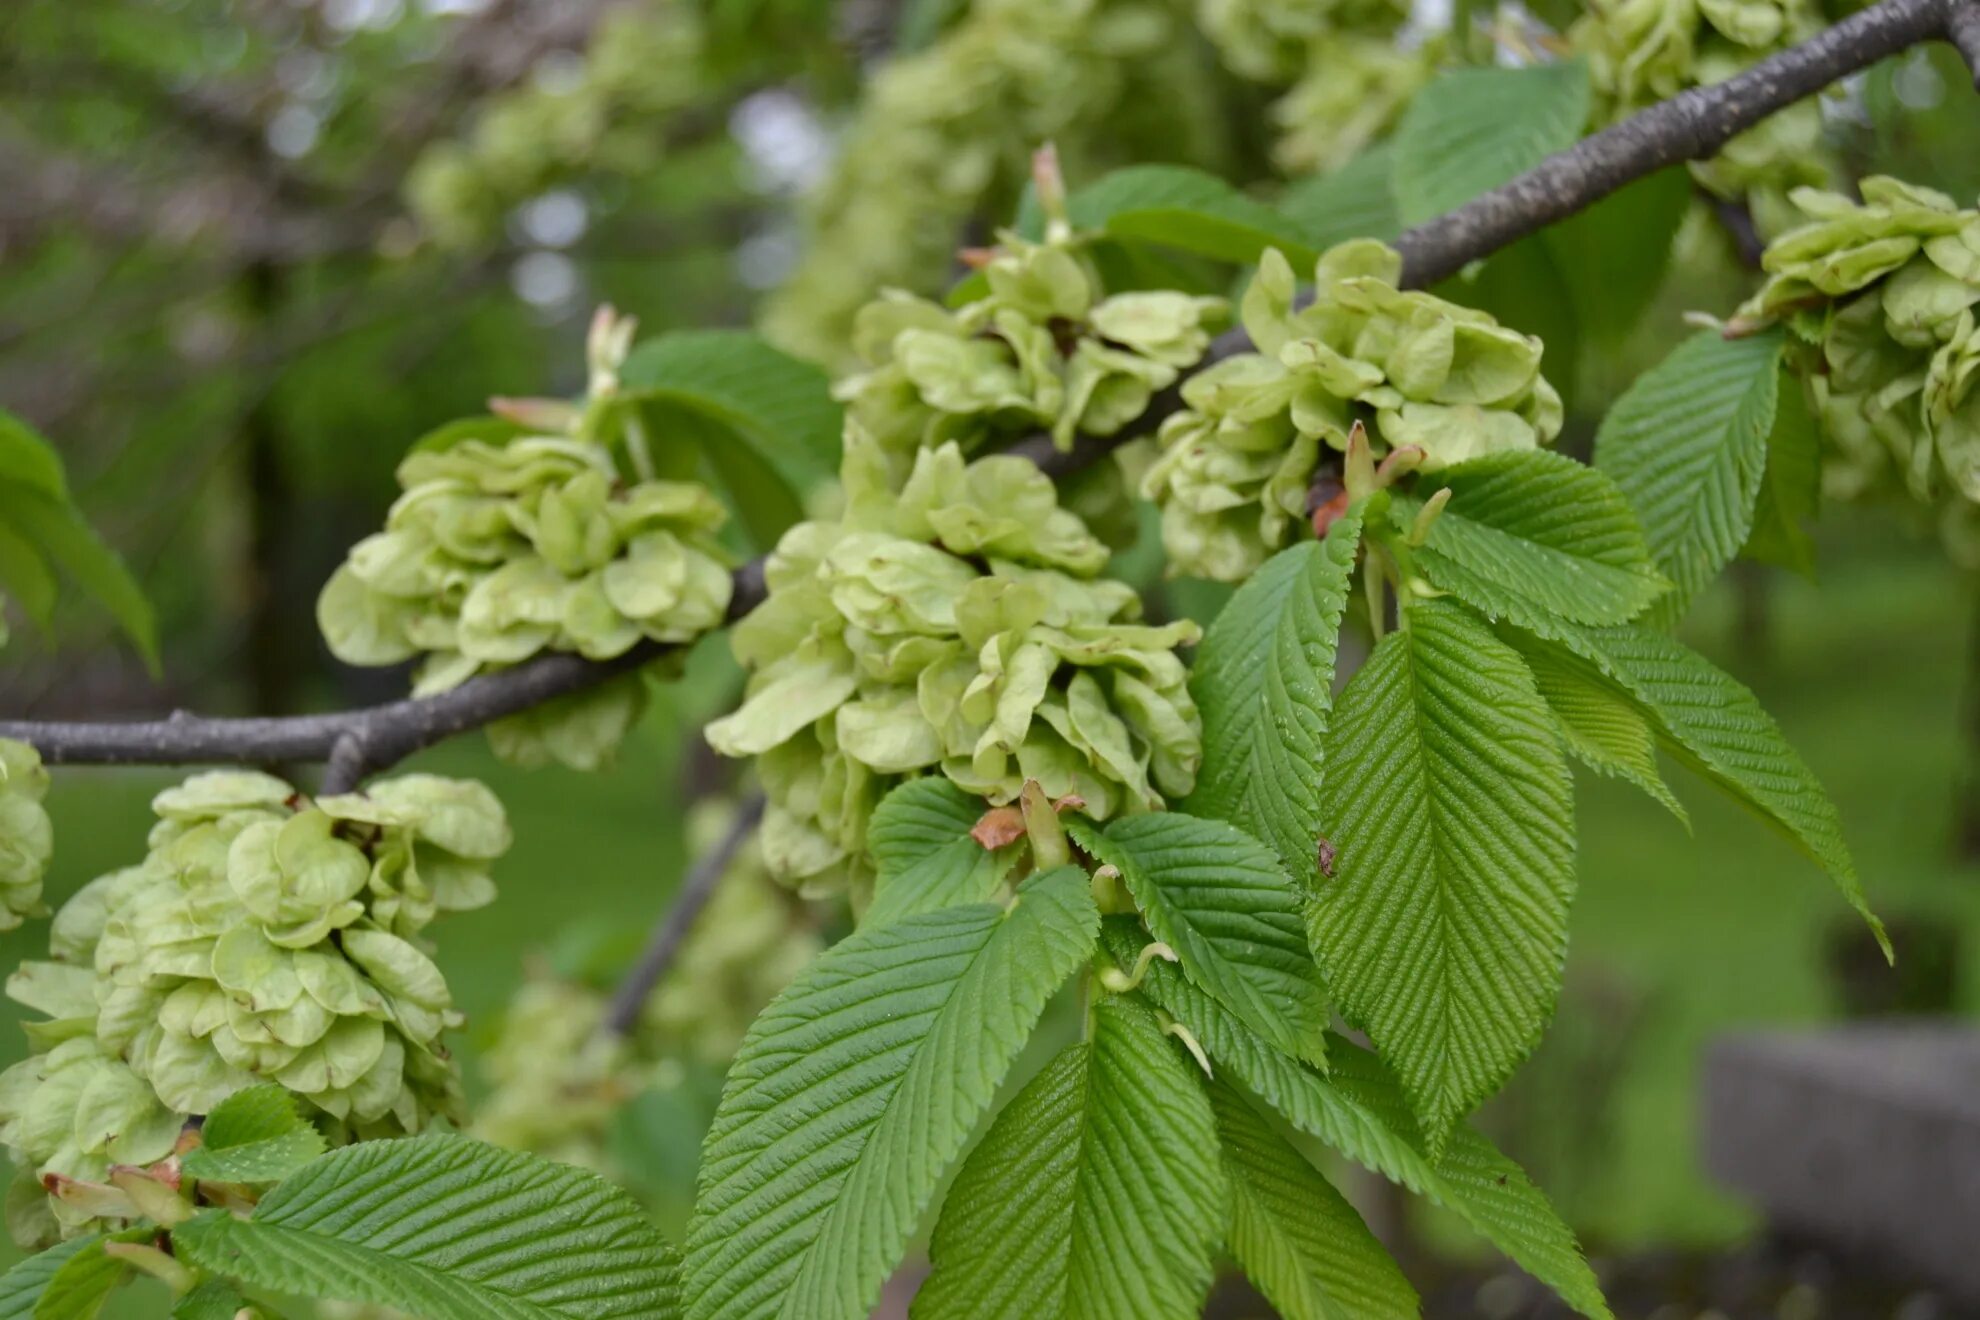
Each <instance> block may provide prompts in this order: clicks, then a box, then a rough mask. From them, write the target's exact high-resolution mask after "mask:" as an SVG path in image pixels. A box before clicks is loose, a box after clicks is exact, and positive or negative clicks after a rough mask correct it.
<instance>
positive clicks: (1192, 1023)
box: [1106, 918, 1609, 1320]
mask: <svg viewBox="0 0 1980 1320" xmlns="http://www.w3.org/2000/svg"><path fill="white" fill-rule="evenodd" d="M1139 943H1140V935H1139V932H1138V931H1137V930H1136V928H1135V924H1134V923H1133V922H1132V921H1129V920H1126V919H1123V918H1114V919H1112V920H1110V921H1109V922H1108V923H1107V930H1106V947H1107V950H1108V952H1109V953H1110V954H1111V955H1112V957H1113V958H1114V960H1115V961H1116V962H1117V963H1119V964H1121V965H1122V966H1126V965H1128V964H1129V963H1131V962H1132V960H1133V958H1134V956H1135V953H1136V950H1137V948H1138V946H1139ZM1141 994H1142V995H1144V996H1145V997H1147V998H1148V999H1150V1000H1151V1001H1153V1002H1154V1003H1156V1004H1158V1005H1159V1006H1160V1007H1161V1008H1162V1009H1163V1010H1164V1011H1166V1012H1167V1013H1168V1014H1169V1015H1170V1016H1172V1017H1173V1018H1175V1019H1176V1021H1177V1022H1179V1023H1180V1024H1181V1025H1182V1026H1184V1027H1186V1028H1187V1029H1188V1030H1189V1031H1190V1032H1191V1033H1192V1034H1193V1035H1194V1036H1195V1037H1196V1039H1197V1041H1198V1042H1199V1043H1200V1044H1201V1045H1202V1046H1203V1048H1204V1050H1205V1051H1206V1052H1208V1054H1209V1055H1210V1058H1211V1059H1212V1060H1213V1061H1214V1063H1215V1065H1216V1067H1217V1068H1218V1069H1219V1075H1220V1076H1223V1077H1226V1078H1234V1079H1235V1080H1236V1081H1238V1082H1240V1083H1242V1084H1243V1086H1244V1087H1245V1089H1247V1090H1248V1091H1250V1092H1252V1093H1253V1094H1255V1095H1257V1096H1259V1097H1260V1098H1261V1099H1263V1100H1265V1101H1266V1102H1267V1103H1268V1104H1270V1105H1271V1106H1272V1108H1273V1109H1275V1110H1277V1111H1278V1112H1279V1113H1280V1114H1281V1115H1282V1116H1284V1117H1285V1119H1286V1120H1287V1121H1288V1122H1289V1123H1291V1124H1292V1125H1293V1126H1294V1127H1296V1128H1298V1129H1299V1130H1300V1131H1302V1132H1304V1133H1306V1134H1307V1135H1308V1136H1311V1137H1316V1138H1318V1139H1319V1140H1321V1141H1323V1142H1325V1143H1326V1144H1327V1145H1328V1146H1330V1147H1332V1148H1333V1149H1335V1150H1337V1151H1339V1152H1340V1153H1341V1154H1343V1155H1345V1156H1347V1157H1348V1158H1349V1159H1351V1160H1353V1161H1355V1162H1356V1163H1357V1164H1361V1165H1363V1166H1365V1167H1367V1168H1369V1169H1372V1170H1374V1171H1375V1172H1376V1173H1379V1174H1381V1175H1382V1176H1383V1177H1385V1178H1388V1179H1390V1180H1391V1181H1393V1182H1396V1183H1400V1184H1401V1185H1403V1186H1405V1187H1407V1188H1409V1189H1410V1190H1411V1191H1413V1192H1416V1193H1418V1194H1419V1195H1422V1196H1425V1197H1428V1198H1429V1199H1430V1200H1432V1201H1434V1202H1436V1203H1437V1204H1439V1205H1442V1206H1446V1207H1448V1208H1449V1209H1451V1210H1453V1211H1455V1212H1456V1213H1457V1214H1458V1215H1459V1216H1460V1217H1462V1218H1463V1219H1464V1221H1465V1222H1466V1223H1468V1224H1470V1225H1471V1226H1472V1228H1474V1229H1475V1230H1477V1232H1478V1233H1479V1235H1480V1236H1482V1237H1483V1238H1485V1240H1486V1241H1488V1242H1490V1243H1491V1244H1492V1245H1493V1246H1495V1247H1497V1248H1498V1249H1499V1250H1500V1251H1503V1252H1504V1253H1505V1254H1506V1255H1507V1256H1508V1257H1509V1258H1511V1259H1512V1261H1513V1262H1514V1263H1515V1264H1517V1265H1518V1266H1520V1268H1522V1269H1524V1270H1525V1271H1526V1272H1527V1273H1529V1274H1531V1275H1532V1276H1533V1277H1534V1278H1536V1279H1538V1280H1540V1281H1541V1282H1542V1283H1544V1284H1546V1285H1547V1286H1548V1287H1550V1288H1552V1289H1553V1290H1554V1291H1555V1292H1557V1293H1559V1294H1560V1295H1561V1297H1562V1298H1563V1299H1564V1300H1565V1301H1567V1303H1568V1304H1569V1305H1570V1306H1572V1307H1574V1308H1575V1309H1576V1310H1577V1311H1579V1312H1581V1314H1583V1315H1585V1316H1589V1317H1591V1320H1608V1316H1609V1308H1608V1305H1607V1304H1606V1303H1605V1302H1604V1301H1603V1299H1602V1289H1601V1285H1600V1284H1599V1283H1597V1282H1596V1279H1595V1275H1594V1273H1593V1272H1592V1271H1591V1270H1590V1269H1589V1268H1588V1263H1587V1261H1586V1260H1584V1259H1583V1258H1582V1254H1581V1248H1580V1247H1579V1245H1577V1244H1576V1242H1575V1239H1574V1233H1573V1232H1572V1231H1571V1230H1570V1229H1569V1228H1568V1227H1567V1225H1565V1224H1563V1223H1562V1222H1561V1220H1560V1217H1559V1216H1558V1215H1557V1214H1555V1213H1554V1209H1553V1207H1552V1206H1551V1205H1549V1204H1548V1203H1547V1198H1546V1197H1545V1196H1544V1195H1542V1194H1541V1192H1540V1190H1539V1189H1538V1188H1537V1187H1535V1186H1534V1185H1533V1183H1532V1181H1531V1180H1530V1179H1529V1178H1527V1176H1526V1173H1525V1171H1524V1170H1522V1169H1521V1168H1520V1167H1519V1166H1518V1165H1516V1164H1514V1163H1513V1162H1512V1161H1511V1160H1508V1159H1506V1158H1505V1157H1504V1156H1503V1155H1501V1154H1499V1153H1498V1152H1497V1151H1496V1150H1494V1149H1493V1148H1492V1145H1491V1143H1490V1142H1488V1141H1486V1140H1485V1139H1484V1138H1483V1137H1481V1136H1479V1135H1478V1133H1477V1132H1476V1131H1475V1130H1474V1129H1472V1128H1471V1127H1469V1126H1466V1125H1463V1124H1460V1125H1459V1126H1458V1127H1457V1128H1456V1130H1455V1131H1453V1132H1452V1133H1451V1136H1450V1139H1449V1140H1448V1141H1447V1142H1446V1143H1445V1145H1444V1149H1443V1151H1442V1152H1441V1153H1440V1154H1438V1155H1436V1156H1435V1157H1434V1158H1432V1157H1430V1156H1427V1155H1425V1154H1424V1153H1423V1149H1422V1144H1421V1140H1420V1136H1419V1134H1418V1132H1417V1128H1416V1122H1415V1120H1414V1119H1413V1118H1412V1117H1411V1116H1410V1112H1409V1106H1408V1104H1407V1103H1406V1102H1405V1101H1404V1099H1403V1096H1402V1091H1401V1088H1400V1087H1399V1086H1398V1085H1397V1084H1396V1081H1395V1078H1394V1075H1393V1074H1391V1073H1390V1072H1389V1071H1388V1069H1387V1068H1386V1067H1385V1066H1384V1065H1383V1064H1382V1063H1381V1062H1380V1061H1379V1060H1378V1059H1376V1058H1375V1056H1374V1055H1373V1054H1370V1053H1369V1052H1368V1051H1366V1050H1363V1049H1361V1048H1359V1047H1358V1046H1356V1045H1354V1044H1352V1043H1350V1042H1348V1041H1345V1040H1341V1039H1339V1038H1336V1039H1334V1040H1332V1041H1330V1042H1329V1045H1328V1054H1329V1056H1330V1059H1331V1072H1330V1073H1329V1075H1328V1076H1325V1077H1323V1076H1321V1075H1320V1074H1319V1073H1318V1072H1316V1071H1314V1070H1313V1069H1312V1068H1310V1067H1308V1066H1306V1065H1304V1064H1301V1063H1300V1062H1299V1061H1298V1060H1296V1059H1294V1058H1292V1057H1291V1056H1289V1055H1287V1054H1284V1053H1281V1052H1280V1051H1278V1050H1276V1049H1273V1048H1272V1047H1271V1046H1270V1045H1269V1044H1267V1043H1266V1042H1265V1041H1264V1040H1262V1039H1260V1038H1259V1037H1258V1035H1257V1034H1256V1033H1255V1032H1253V1031H1252V1030H1251V1029H1250V1028H1248V1027H1247V1026H1245V1024H1244V1023H1243V1022H1241V1021H1240V1020H1239V1019H1238V1018H1237V1016H1236V1015H1235V1014H1233V1013H1232V1012H1231V1011H1230V1010H1229V1009H1227V1008H1225V1007H1224V1006H1223V1005H1221V1004H1219V1003H1218V1002H1217V1001H1216V1000H1214V999H1212V998H1211V997H1210V996H1209V995H1207V994H1205V993H1204V992H1203V991H1202V990H1200V989H1198V988H1197V987H1196V986H1194V985H1191V984H1190V983H1189V979H1188V978H1187V977H1185V976H1183V975H1182V973H1181V972H1180V971H1179V970H1177V969H1176V968H1174V967H1171V966H1169V965H1168V964H1167V963H1161V962H1157V963H1153V964H1151V965H1150V966H1149V969H1148V976H1147V978H1146V980H1144V981H1143V982H1142V986H1141Z"/></svg>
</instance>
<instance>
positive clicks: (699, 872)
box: [604, 793, 764, 1036]
mask: <svg viewBox="0 0 1980 1320" xmlns="http://www.w3.org/2000/svg"><path fill="white" fill-rule="evenodd" d="M763 806H764V802H763V795H762V794H761V793H752V794H750V796H749V797H747V798H745V799H744V800H743V803H742V805H741V806H740V807H738V808H736V818H735V819H734V820H732V821H730V822H729V830H728V833H726V834H724V835H723V836H722V839H721V842H719V843H717V844H716V845H715V846H714V847H713V848H711V849H709V850H708V851H707V852H705V853H703V854H702V855H701V857H700V858H699V859H698V860H697V861H696V862H695V864H694V866H693V868H692V869H690V870H689V871H688V873H687V876H686V877H685V878H684V879H683V880H682V881H681V887H680V888H679V889H678V890H677V891H675V894H674V901H673V903H672V904H671V905H670V906H669V907H668V908H667V912H666V915H665V916H664V917H662V918H661V920H660V924H659V925H657V926H655V927H654V928H653V935H652V938H650V939H649V940H648V941H647V943H646V949H645V951H644V952H642V953H641V954H640V955H639V961H638V962H636V963H634V964H633V968H632V970H631V971H630V972H628V973H626V979H625V980H623V981H621V982H620V983H619V988H618V989H617V990H615V991H613V992H612V1003H611V1005H610V1007H608V1008H607V1009H606V1010H605V1022H604V1027H605V1030H607V1031H609V1032H612V1033H613V1034H614V1035H619V1036H625V1035H630V1034H631V1032H632V1030H633V1028H634V1027H636V1026H638V1025H639V1015H640V1012H641V1010H643V1009H644V1008H645V1007H646V1001H647V998H648V997H649V996H650V995H652V993H653V988H654V987H655V986H657V985H659V984H660V982H661V980H662V979H663V978H664V977H665V976H666V975H667V969H668V968H670V967H672V966H673V965H674V959H675V958H676V957H678V956H679V955H680V951H681V947H682V946H683V945H685V944H686V943H687V937H688V935H689V934H690V933H691V932H692V931H693V930H694V923H695V919H696V918H697V917H699V916H700V915H701V910H702V909H703V908H705V907H707V906H708V900H709V899H710V898H712V897H714V895H715V886H716V885H717V884H719V883H720V882H721V879H722V874H723V872H725V871H727V870H728V869H729V863H730V862H733V861H734V860H735V859H736V854H737V853H738V852H740V851H742V846H743V844H744V843H746V842H748V841H749V836H750V835H751V834H753V833H755V832H756V826H757V824H758V823H759V822H760V821H761V820H762V819H763Z"/></svg>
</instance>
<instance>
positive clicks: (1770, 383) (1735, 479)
mask: <svg viewBox="0 0 1980 1320" xmlns="http://www.w3.org/2000/svg"><path fill="white" fill-rule="evenodd" d="M1782 342H1783V336H1782V334H1781V332H1780V331H1779V330H1770V331H1768V332H1766V333H1764V334H1759V335H1753V336H1751V337H1749V338H1745V339H1725V338H1723V337H1721V336H1720V335H1719V334H1718V333H1716V332H1715V331H1711V330H1703V331H1700V332H1699V333H1698V334H1695V335H1693V336H1692V337H1691V338H1689V339H1687V340H1685V341H1684V342H1683V343H1682V344H1679V345H1678V346H1677V348H1676V349H1674V350H1672V352H1671V355H1670V356H1669V357H1667V358H1665V359H1664V360H1663V361H1662V362H1660V363H1658V364H1657V365H1656V366H1654V367H1652V368H1651V369H1650V370H1648V371H1646V372H1644V373H1643V374H1642V375H1641V376H1639V377H1638V378H1637V380H1636V383H1635V384H1633V385H1631V386H1630V387H1629V389H1628V391H1627V392H1626V393H1624V394H1623V396H1622V397H1621V398H1620V399H1617V400H1616V403H1615V406H1614V407H1613V408H1611V409H1609V415H1608V416H1607V417H1604V418H1603V419H1602V427H1601V429H1600V430H1599V431H1598V432H1597V433H1596V436H1595V465H1596V466H1597V467H1599V468H1600V469H1601V470H1602V471H1604V472H1606V473H1608V474H1609V475H1610V476H1611V477H1613V478H1615V482H1616V485H1617V486H1619V487H1621V488H1622V492H1623V494H1624V495H1625V496H1627V497H1628V499H1629V502H1630V505H1631V507H1633V508H1634V509H1635V510H1636V516H1637V519H1638V520H1639V521H1640V522H1641V524H1642V526H1643V534H1644V536H1645V538H1646V539H1647V540H1648V541H1649V544H1650V552H1651V554H1652V555H1653V556H1655V558H1656V561H1657V566H1658V567H1659V568H1660V569H1662V570H1663V573H1664V576H1665V577H1667V578H1669V579H1670V581H1671V583H1672V587H1673V590H1672V591H1671V594H1670V595H1668V596H1667V597H1665V598H1664V599H1663V600H1661V601H1659V602H1658V603H1657V608H1656V610H1655V612H1654V616H1653V617H1654V618H1655V619H1657V620H1658V621H1659V622H1661V623H1663V624H1665V625H1668V624H1670V623H1673V622H1675V621H1676V620H1677V619H1678V618H1679V617H1681V616H1682V615H1683V613H1684V609H1685V607H1686V606H1687V605H1689V604H1690V603H1691V598H1692V597H1693V596H1695V595H1696V594H1697V593H1698V591H1699V589H1700V588H1701V587H1703V586H1704V585H1705V584H1706V583H1708V582H1710V581H1711V580H1712V579H1713V578H1714V577H1716V576H1717V575H1718V572H1719V570H1720V569H1721V568H1723V567H1725V565H1726V562H1727V561H1728V560H1730V559H1731V558H1732V557H1733V556H1734V555H1735V554H1737V553H1738V552H1739V547H1740V546H1741V545H1742V544H1744V543H1745V541H1746V535H1747V532H1748V531H1749V530H1750V529H1751V527H1752V525H1753V503H1754V500H1755V499H1756V498H1757V497H1758V496H1759V493H1760V479H1761V473H1762V471H1763V470H1764V469H1765V467H1766V462H1767V433H1768V431H1769V430H1770V429H1771V428H1772V426H1773V424H1774V406H1775V401H1776V400H1777V398H1778V397H1779V394H1780V361H1781V345H1782ZM1581 622H1584V623H1587V622H1595V621H1594V620H1585V619H1584V620H1581ZM1609 622H1615V620H1610V621H1609Z"/></svg>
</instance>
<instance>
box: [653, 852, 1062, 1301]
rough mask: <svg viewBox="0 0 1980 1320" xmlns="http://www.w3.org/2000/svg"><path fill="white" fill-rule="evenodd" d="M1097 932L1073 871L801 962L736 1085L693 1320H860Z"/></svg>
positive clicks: (755, 1031) (746, 1048) (700, 1209)
mask: <svg viewBox="0 0 1980 1320" xmlns="http://www.w3.org/2000/svg"><path fill="white" fill-rule="evenodd" d="M1098 921H1099V916H1098V913H1097V911H1096V910H1095V908H1094V905H1093V895H1092V888H1091V885H1090V883H1089V882H1088V880H1087V877H1086V875H1085V874H1084V873H1083V872H1081V871H1079V870H1078V869H1077V868H1075V867H1060V868H1058V869H1056V870H1053V871H1048V872H1046V873H1045V874H1043V875H1039V876H1034V877H1032V879H1030V880H1029V881H1027V882H1026V883H1025V884H1024V886H1023V887H1022V888H1020V889H1019V891H1018V895H1017V900H1016V902H1015V904H1014V905H1013V906H1012V907H1011V908H1009V909H1008V910H1006V909H1005V908H1003V907H1000V906H998V905H996V904H992V903H978V904H972V905H970V906H967V907H951V908H943V909H941V910H938V911H934V912H928V913H924V914H922V915H920V916H915V917H908V918H905V919H903V920H900V921H895V922H892V923H890V924H887V925H883V926H877V927H875V926H868V927H861V928H860V929H859V930H858V931H857V932H856V933H854V934H853V935H852V936H851V937H850V938H848V939H847V940H845V941H844V942H843V943H841V944H839V945H838V946H836V947H835V948H833V949H831V950H830V951H829V952H827V953H826V954H825V955H824V956H823V957H821V958H819V959H818V961H817V962H815V963H813V964H812V965H811V966H810V967H808V968H806V969H805V971H804V972H802V973H801V974H800V975H799V976H798V979H797V980H796V981H794V982H793V983H792V984H791V986H790V987H789V988H788V989H786V990H785V991H784V993H782V994H781V995H779V996H778V997H777V998H776V999H775V1000H774V1001H772V1003H771V1005H770V1007H768V1008H767V1009H765V1010H764V1011H763V1014H762V1016H761V1017H759V1018H758V1019H757V1020H756V1023H755V1025H754V1026H752V1027H751V1028H750V1031H749V1035H748V1036H747V1037H746V1038H745V1039H744V1041H743V1045H742V1050H741V1052H740V1053H739V1054H738V1055H737V1057H736V1062H735V1063H734V1065H733V1066H732V1067H731V1068H730V1070H729V1076H728V1080H727V1082H726V1083H725V1084H724V1086H723V1091H722V1103H721V1105H720V1107H719V1108H718V1109H717V1110H716V1113H715V1122H714V1126H713V1127H712V1128H711V1129H710V1131H709V1134H708V1140H707V1143H706V1145H705V1146H704V1147H703V1151H702V1166H701V1175H700V1195H699V1198H698V1200H697V1204H696V1208H695V1216H694V1219H693V1221H692V1222H691V1223H690V1224H689V1226H688V1243H687V1264H686V1270H685V1278H686V1285H687V1287H686V1291H687V1300H688V1314H689V1315H690V1316H692V1317H694V1318H695V1320H717V1318H718V1317H719V1318H720V1320H742V1318H743V1317H759V1316H770V1315H781V1316H787V1317H797V1316H845V1317H863V1316H865V1315H866V1314H867V1312H868V1311H869V1310H870V1309H871V1308H872V1306H873V1303H874V1302H875V1301H876V1300H877V1299H878V1297H879V1295H880V1288H881V1285H882V1284H883V1283H885V1282H886V1279H887V1275H888V1273H889V1271H891V1270H892V1268H893V1267H894V1265H895V1263H896V1262H897V1261H898V1260H899V1257H900V1254H901V1253H902V1252H903V1251H904V1250H905V1249H906V1248H907V1245H908V1241H909V1239H910V1238H911V1237H912V1236H913V1234H914V1231H915V1228H916V1225H917V1223H918V1221H919V1220H920V1218H921V1215H922V1213H923V1211H924V1210H925V1209H926V1208H927V1206H928V1204H929V1202H930V1201H931V1200H933V1198H934V1196H935V1194H936V1192H937V1191H938V1190H939V1189H940V1187H941V1182H942V1177H943V1174H944V1172H945V1171H946V1170H947V1168H948V1166H949V1164H950V1162H951V1161H953V1160H954V1159H955V1158H956V1156H958V1155H959V1154H961V1153H962V1149H963V1147H964V1146H965V1145H966V1144H967V1143H968V1140H969V1136H970V1132H971V1130H972V1129H973V1128H974V1127H975V1125H976V1121H977V1119H978V1118H979V1117H980V1116H981V1115H982V1114H983V1112H984V1111H985V1110H986V1109H988V1108H989V1106H990V1102H991V1100H992V1099H993V1098H994V1097H995V1095H996V1091H997V1086H998V1084H999V1083H1000V1082H1001V1081H1002V1080H1003V1077H1004V1073H1005V1071H1006V1070H1007V1069H1008V1068H1009V1067H1010V1065H1011V1063H1012V1061H1013V1060H1014V1059H1015V1058H1016V1057H1017V1053H1018V1051H1019V1050H1020V1049H1021V1048H1022V1047H1023V1045H1024V1041H1025V1038H1026V1037H1027V1036H1029V1035H1030V1033H1031V1029H1032V1027H1033V1026H1034V1025H1036V1023H1037V1021H1038V1016H1039V1014H1040V1013H1041V1012H1042V1011H1043V1010H1044V1007H1045V1001H1046V1000H1047V999H1049V998H1050V997H1051V995H1052V993H1053V991H1054V990H1056V989H1057V988H1058V987H1059V985H1060V984H1061V983H1062V982H1063V981H1064V980H1065V979H1066V977H1067V976H1069V975H1071V974H1072V972H1073V971H1074V970H1075V969H1076V968H1077V967H1078V966H1079V965H1080V964H1081V962H1082V961H1083V960H1084V959H1085V958H1086V956H1087V954H1088V952H1089V951H1090V950H1091V948H1092V946H1093V939H1094V932H1095V930H1096V929H1097V927H1098Z"/></svg>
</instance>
